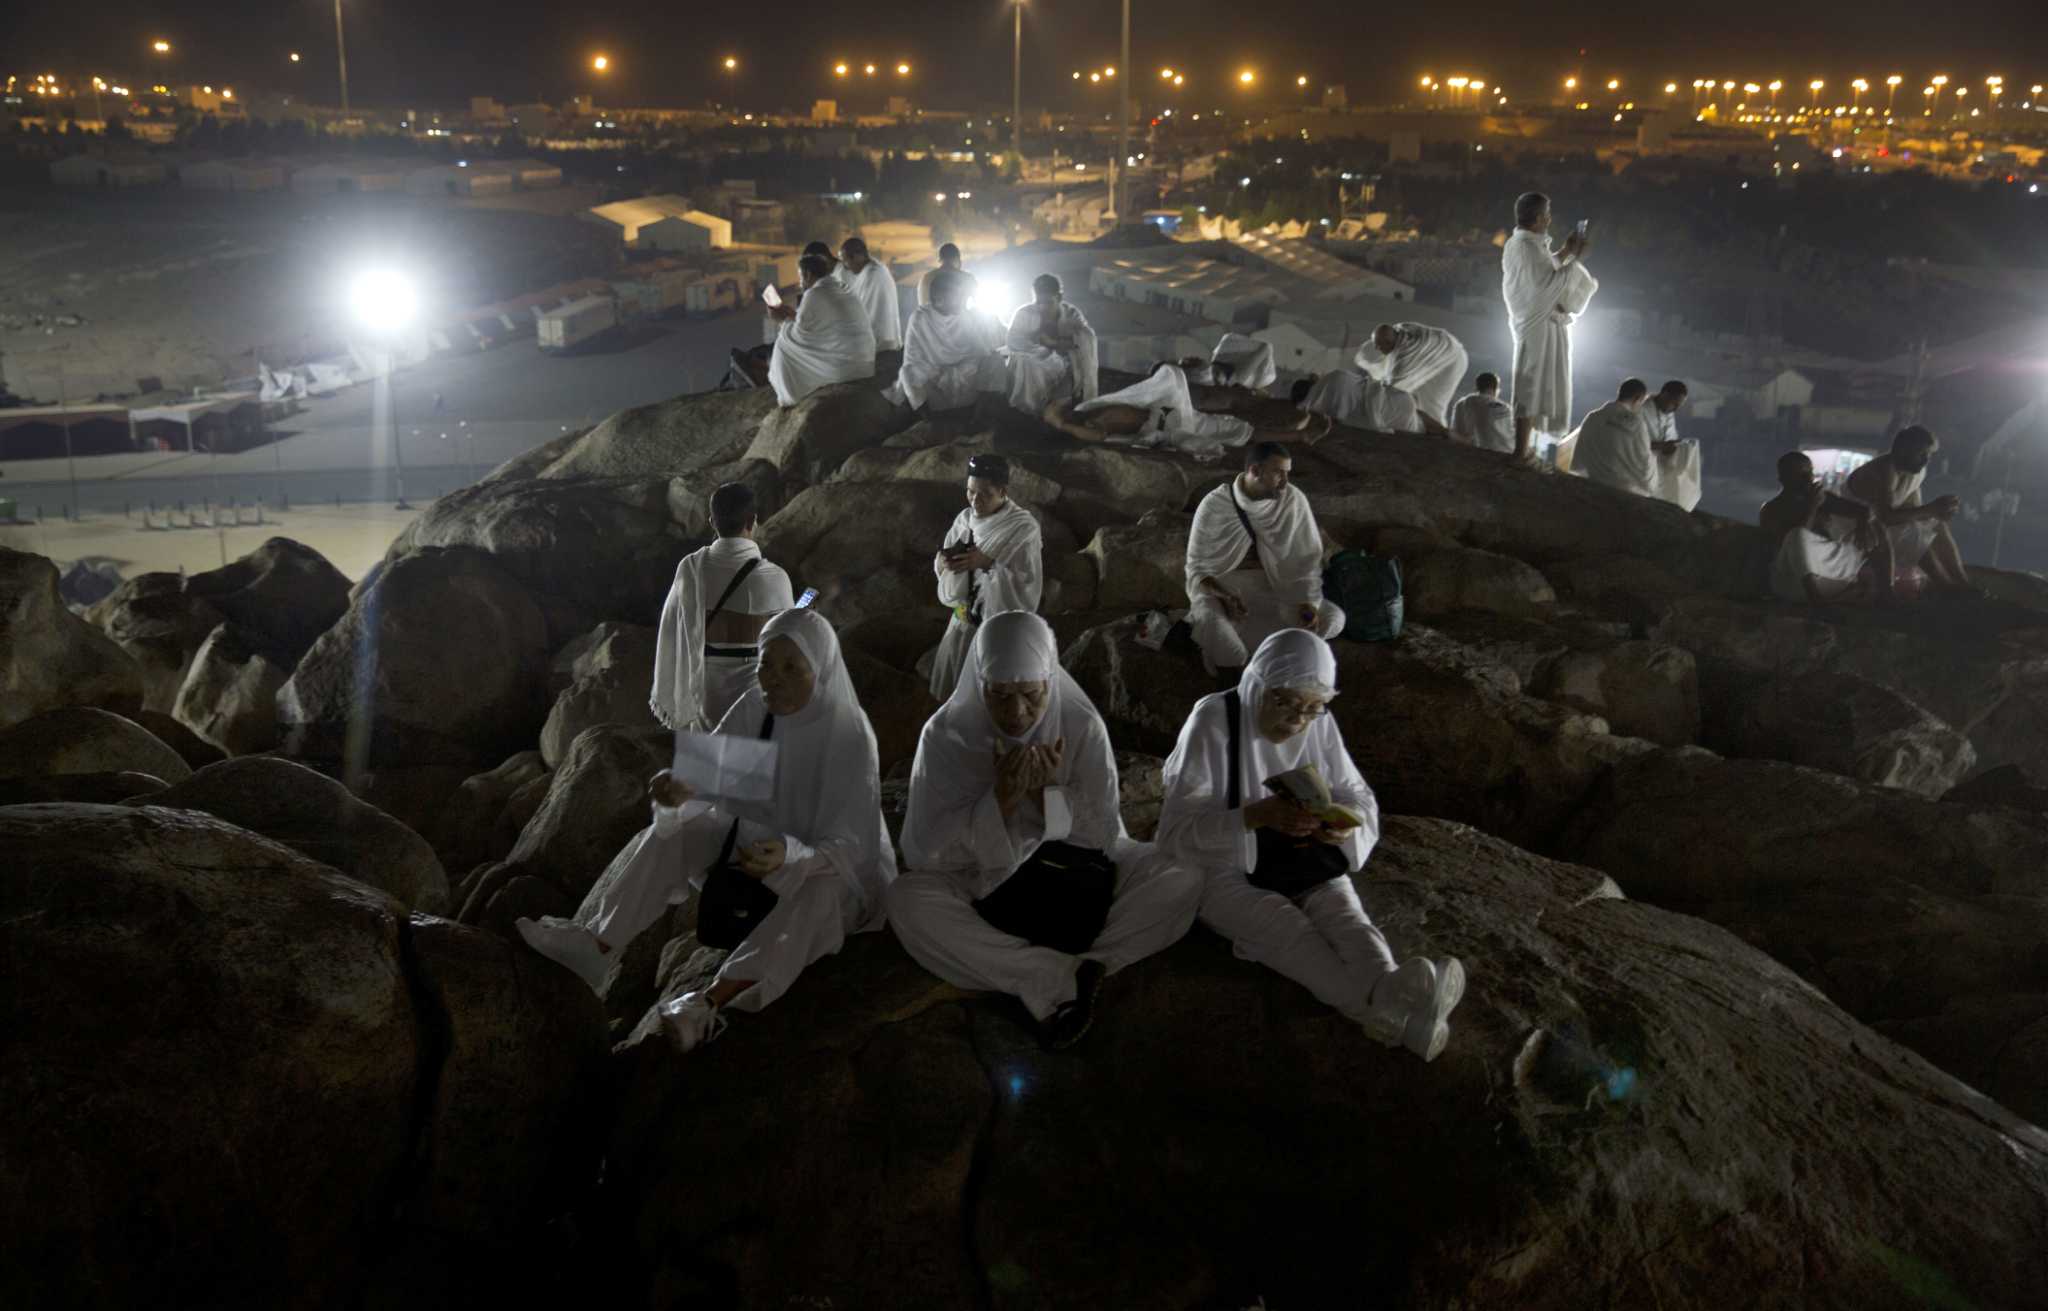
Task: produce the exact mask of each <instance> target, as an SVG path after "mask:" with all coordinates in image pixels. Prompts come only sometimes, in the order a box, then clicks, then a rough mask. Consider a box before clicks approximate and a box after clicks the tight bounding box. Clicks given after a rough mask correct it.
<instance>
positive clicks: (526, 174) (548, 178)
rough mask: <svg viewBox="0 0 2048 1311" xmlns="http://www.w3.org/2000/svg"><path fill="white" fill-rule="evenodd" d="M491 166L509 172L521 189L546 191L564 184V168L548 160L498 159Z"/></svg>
mask: <svg viewBox="0 0 2048 1311" xmlns="http://www.w3.org/2000/svg"><path fill="white" fill-rule="evenodd" d="M491 167H493V168H496V169H502V170H504V171H506V172H509V173H510V174H511V175H512V181H513V184H514V185H516V186H517V187H518V188H519V189H520V190H521V191H546V190H549V189H551V188H554V187H559V186H561V185H562V170H561V169H560V168H558V167H557V166H555V165H553V164H550V163H548V162H547V161H546V160H541V159H506V160H498V161H496V162H494V163H493V164H492V165H491Z"/></svg>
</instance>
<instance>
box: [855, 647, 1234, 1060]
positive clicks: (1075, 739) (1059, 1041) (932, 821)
mask: <svg viewBox="0 0 2048 1311" xmlns="http://www.w3.org/2000/svg"><path fill="white" fill-rule="evenodd" d="M903 856H904V864H905V867H906V870H907V871H908V872H906V873H905V874H904V876H903V877H902V878H900V879H898V880H897V881H896V882H895V883H894V884H893V885H892V886H891V887H890V889H889V922H890V924H891V925H892V926H893V927H894V928H895V930H896V936H897V937H898V938H900V939H901V940H902V942H903V946H904V948H905V950H907V951H909V953H910V954H911V956H912V957H914V958H915V959H916V960H917V962H918V963H919V964H921V965H923V966H924V967H925V968H926V969H928V970H930V971H931V972H932V973H934V974H936V975H938V976H939V977H940V978H942V979H945V980H946V981H947V982H949V983H953V984H956V985H958V986H960V987H963V988H979V989H987V990H991V991H996V992H1007V993H1010V994H1012V995H1013V996H1016V997H1017V998H1019V999H1020V1000H1022V1001H1023V1003H1024V1006H1025V1009H1026V1010H1028V1011H1029V1012H1030V1013H1031V1016H1032V1018H1033V1019H1034V1020H1036V1021H1038V1023H1039V1025H1040V1028H1041V1036H1042V1037H1043V1038H1044V1040H1045V1042H1046V1044H1047V1045H1048V1046H1052V1047H1064V1046H1068V1045H1070V1044H1072V1043H1073V1042H1075V1041H1077V1040H1078V1039H1079V1038H1080V1037H1081V1035H1082V1034H1084V1033H1086V1032H1087V1030H1088V1026H1089V1024H1090V1023H1091V1022H1092V1020H1093V1016H1094V1007H1095V1001H1096V994H1097V990H1098V989H1099V988H1100V986H1101V983H1102V980H1103V978H1104V977H1105V976H1106V975H1109V974H1114V973H1115V972H1116V971H1118V970H1120V969H1122V968H1123V967H1124V966H1126V965H1129V964H1132V963H1133V962H1135V961H1139V960H1142V959H1144V958H1145V957H1146V956H1149V955H1151V954H1152V953H1153V952H1156V951H1159V950H1161V949H1163V948H1165V947H1168V946H1170V945H1172V944H1173V943H1174V942H1176V941H1178V940H1179V939H1180V937H1181V936H1182V935H1183V934H1185V933H1186V932H1187V931H1188V928H1189V926H1190V925H1192V924H1193V923H1194V913H1195V903H1196V900H1197V899H1198V897H1199V895H1200V885H1199V883H1198V882H1197V880H1196V879H1195V877H1194V876H1193V875H1192V874H1189V873H1186V872H1184V871H1182V870H1178V869H1173V868H1169V867H1164V866H1162V865H1161V864H1160V862H1158V861H1156V860H1154V859H1152V851H1151V848H1150V847H1149V846H1147V845H1145V844H1142V843H1137V842H1133V841H1131V839H1130V838H1129V836H1128V835H1126V834H1125V832H1124V825H1123V817H1122V815H1121V813H1120V812H1119V810H1118V793H1117V776H1116V757H1115V755H1114V753H1113V752H1112V751H1111V749H1110V745H1109V732H1108V730H1107V729H1106V728H1105V727H1104V726H1103V723H1102V716H1101V715H1099V714H1097V713H1096V710H1095V706H1094V703H1092V702H1091V701H1089V700H1088V696H1087V694H1086V693H1084V692H1083V691H1082V690H1081V689H1080V687H1079V686H1077V685H1076V684H1075V682H1074V680H1073V679H1072V678H1071V677H1069V676H1068V675H1067V673H1066V671H1065V670H1063V669H1061V668H1060V664H1059V649H1058V646H1057V644H1056V643H1055V642H1054V640H1053V635H1052V629H1051V628H1050V627H1049V626H1048V625H1047V624H1046V622H1045V621H1044V620H1043V619H1040V618H1039V617H1038V616H1037V615H1032V614H1025V613H1022V612H1021V611H1012V612H1010V613H1007V614H1000V615H995V616H993V617H991V618H990V619H989V620H988V621H987V622H985V623H983V624H982V625H981V627H980V629H979V630H978V631H977V632H976V634H975V638H974V648H973V651H972V652H971V653H970V657H969V659H968V662H967V668H966V669H965V670H964V671H962V673H961V677H960V682H959V685H958V686H957V687H956V688H954V690H953V695H952V698H951V699H950V700H948V701H947V702H946V704H945V705H944V706H942V707H941V708H940V709H939V712H938V713H937V714H935V715H933V716H932V717H931V719H930V720H929V721H927V722H926V724H925V726H924V734H923V736H922V737H920V738H919V740H918V744H917V762H916V764H915V765H914V766H913V768H912V771H911V776H910V804H909V810H908V813H907V814H906V816H905V818H904V822H903Z"/></svg>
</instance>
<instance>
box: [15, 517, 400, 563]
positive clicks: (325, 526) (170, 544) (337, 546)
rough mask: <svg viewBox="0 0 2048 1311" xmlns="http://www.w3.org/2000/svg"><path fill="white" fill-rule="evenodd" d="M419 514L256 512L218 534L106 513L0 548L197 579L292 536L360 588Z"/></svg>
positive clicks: (36, 527)
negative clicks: (181, 572)
mask: <svg viewBox="0 0 2048 1311" xmlns="http://www.w3.org/2000/svg"><path fill="white" fill-rule="evenodd" d="M418 513H419V511H418V509H412V510H397V509H393V508H392V507H391V506H390V505H348V506H340V507H330V506H320V505H315V506H310V507H306V508H301V509H293V510H289V511H286V512H285V513H284V514H282V515H279V514H275V513H266V514H265V516H264V522H263V523H261V524H258V523H256V522H255V516H254V512H253V511H245V512H244V515H243V517H244V518H245V519H246V520H248V522H246V523H244V524H241V525H238V526H228V525H227V523H226V521H225V520H224V521H223V525H222V526H221V527H220V528H217V529H216V528H213V527H197V528H192V527H176V528H164V527H156V528H150V527H145V526H144V522H143V517H142V515H141V514H140V513H137V514H136V515H135V516H134V517H133V518H128V517H124V516H122V515H119V514H111V515H110V514H100V515H92V516H88V517H87V518H85V519H83V520H81V521H78V522H75V523H74V522H72V521H69V520H65V519H55V518H53V519H49V520H46V521H45V522H43V523H40V524H0V546H8V547H12V548H13V549H14V550H17V551H33V552H35V553H36V554H37V555H46V556H49V557H50V558H51V559H53V560H55V561H56V562H57V565H58V567H59V568H63V567H64V566H66V565H69V564H70V563H71V562H72V561H74V560H105V561H111V562H112V563H114V564H115V565H117V566H118V567H119V568H120V571H121V575H122V577H124V578H133V577H134V576H135V575H137V574H140V573H148V572H151V571H153V570H163V571H165V572H170V571H174V570H179V569H182V570H184V571H185V572H187V573H195V574H196V573H200V572H202V571H204V570H207V569H218V568H220V566H221V565H223V564H225V563H227V562H228V561H229V560H234V559H237V558H239V557H241V556H244V555H247V554H248V553H249V552H251V551H253V550H255V549H256V548H257V547H259V546H261V545H263V543H264V542H265V541H266V540H268V539H270V538H272V537H289V538H291V539H292V540H293V541H295V542H303V543H304V544H305V545H307V546H310V547H312V548H313V549H314V550H316V551H318V552H320V554H322V555H324V556H326V557H327V559H328V561H329V562H330V563H332V564H333V565H334V567H335V568H336V569H339V570H341V572H342V573H344V574H347V575H348V577H349V579H350V581H355V580H357V579H360V578H361V577H362V576H363V575H364V574H365V573H367V572H369V570H370V568H371V566H373V565H375V564H376V563H377V562H378V561H379V560H381V559H383V558H384V551H385V549H386V548H387V547H389V546H390V545H391V540H392V539H393V538H394V537H396V536H398V534H399V533H400V532H402V531H404V529H405V526H406V525H407V524H409V523H411V522H412V521H413V518H414V517H415V516H416V515H417V514H418ZM158 522H159V523H161V522H162V518H161V516H160V517H159V519H158Z"/></svg>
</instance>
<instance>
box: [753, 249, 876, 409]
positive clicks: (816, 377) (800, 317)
mask: <svg viewBox="0 0 2048 1311" xmlns="http://www.w3.org/2000/svg"><path fill="white" fill-rule="evenodd" d="M797 268H798V270H799V271H800V272H801V273H802V275H803V292H802V294H801V295H800V296H799V297H798V299H797V303H796V304H795V305H794V306H790V305H787V304H783V305H777V306H775V307H774V308H773V309H771V310H769V313H770V314H772V315H773V316H774V317H775V318H776V320H777V321H778V323H779V324H780V327H779V328H778V330H777V333H776V337H775V354H774V355H773V356H772V357H770V359H769V361H768V383H769V385H770V386H772V387H774V388H775V399H776V400H777V401H779V402H781V403H782V405H783V407H784V408H785V409H786V408H788V407H789V406H792V405H794V404H796V403H797V402H798V401H800V400H802V399H803V398H804V397H806V396H808V395H810V394H811V393H812V392H814V391H816V390H818V388H820V387H823V386H826V385H828V384H831V383H835V382H853V381H855V380H856V379H860V378H872V377H874V376H875V333H874V329H873V328H872V327H870V326H869V323H868V312H867V308H866V307H865V306H863V305H862V304H861V302H860V301H859V300H857V299H856V298H855V297H854V295H853V293H852V292H849V291H848V290H846V288H844V287H842V286H841V285H839V283H838V282H837V281H835V280H834V279H833V277H832V261H831V260H830V259H829V258H827V257H826V256H823V255H816V254H812V255H806V256H804V257H803V258H802V259H801V260H799V261H797Z"/></svg>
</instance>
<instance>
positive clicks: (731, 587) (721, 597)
mask: <svg viewBox="0 0 2048 1311" xmlns="http://www.w3.org/2000/svg"><path fill="white" fill-rule="evenodd" d="M760 567H761V557H760V556H758V555H757V556H755V557H754V558H753V559H751V560H749V561H747V562H746V563H745V564H743V565H741V566H740V571H739V572H738V573H736V574H734V575H733V576H732V581H731V582H729V583H727V584H726V585H725V590H724V591H723V592H720V593H719V594H718V604H717V605H714V606H712V607H711V608H710V609H709V610H707V611H705V612H704V622H705V623H707V624H708V623H710V622H711V621H712V620H714V619H716V618H718V614H719V612H720V611H721V610H723V609H725V603H726V602H727V601H730V600H732V594H733V593H734V592H737V591H739V590H740V584H741V583H744V582H746V581H747V576H748V575H749V574H751V573H753V572H754V571H755V570H756V569H759V568H760ZM768 722H769V723H771V724H772V723H774V722H775V719H774V717H773V716H770V717H769V720H768ZM761 736H762V737H767V736H768V735H767V734H766V733H763V734H761Z"/></svg>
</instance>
